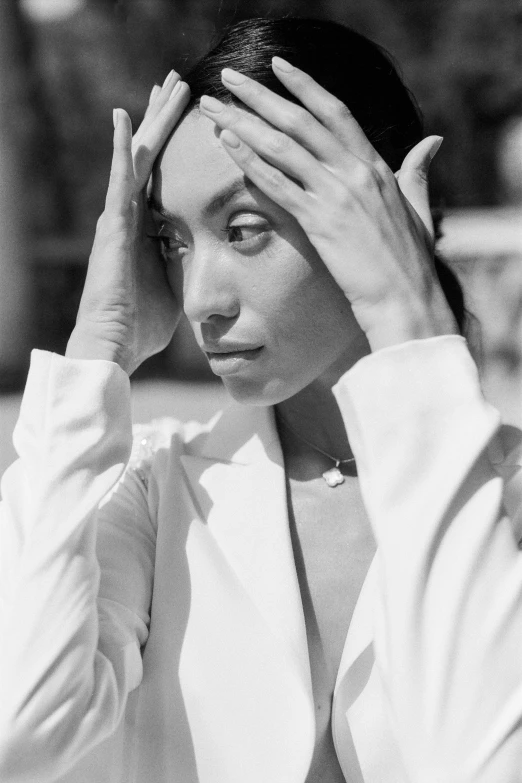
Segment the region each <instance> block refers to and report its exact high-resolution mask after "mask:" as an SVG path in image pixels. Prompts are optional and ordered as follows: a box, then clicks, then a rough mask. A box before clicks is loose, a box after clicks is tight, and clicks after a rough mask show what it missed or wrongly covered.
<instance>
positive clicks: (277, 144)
mask: <svg viewBox="0 0 522 783" xmlns="http://www.w3.org/2000/svg"><path fill="white" fill-rule="evenodd" d="M266 145H267V147H268V149H269V150H270V151H271V152H275V153H279V154H281V153H284V152H287V151H288V148H289V147H290V139H289V138H288V136H285V134H284V133H271V134H270V135H269V137H268V139H267V142H266Z"/></svg>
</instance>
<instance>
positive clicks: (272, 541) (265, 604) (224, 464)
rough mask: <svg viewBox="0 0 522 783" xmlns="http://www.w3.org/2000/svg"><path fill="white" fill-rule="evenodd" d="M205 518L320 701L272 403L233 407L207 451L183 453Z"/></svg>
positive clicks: (243, 584) (307, 686)
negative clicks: (314, 681)
mask: <svg viewBox="0 0 522 783" xmlns="http://www.w3.org/2000/svg"><path fill="white" fill-rule="evenodd" d="M181 461H182V464H183V466H184V469H185V472H186V476H187V482H188V484H189V487H190V490H191V493H192V499H193V502H194V506H195V509H196V512H197V514H198V516H200V518H201V519H202V520H204V521H205V522H206V524H207V525H208V529H209V531H210V533H211V534H212V536H213V537H214V539H215V541H216V542H217V544H218V546H219V547H220V550H221V551H222V552H223V554H224V556H225V558H226V560H227V562H228V564H229V566H230V568H231V569H232V570H233V571H234V573H235V575H236V577H237V579H238V582H239V583H240V585H241V588H242V589H244V590H245V591H246V593H247V594H248V595H249V597H250V598H251V600H252V603H253V604H254V605H255V606H256V607H257V610H258V611H259V612H260V613H261V615H262V616H263V618H264V620H265V621H266V624H267V626H268V627H269V628H270V629H271V631H272V633H274V634H275V635H276V636H277V637H278V638H279V639H280V640H281V641H282V642H283V648H284V649H285V650H286V651H287V653H288V658H289V661H290V663H291V665H292V668H293V669H294V670H296V672H297V674H298V676H299V678H300V680H301V681H302V684H303V686H304V688H305V689H306V691H307V692H308V694H309V697H310V699H312V686H311V675H310V664H309V658H308V647H307V638H306V627H305V620H304V614H303V608H302V602H301V596H300V591H299V583H298V580H297V574H296V570H295V564H294V556H293V550H292V544H291V539H290V532H289V525H288V512H287V498H286V485H285V474H284V465H283V456H282V452H281V447H280V443H279V438H278V435H277V430H276V426H275V421H274V414H273V409H272V408H266V407H247V406H241V405H233V406H231V407H230V408H229V409H227V410H226V411H225V412H224V413H223V414H222V416H221V418H220V419H219V421H218V422H217V424H216V425H215V427H214V428H213V430H212V431H211V433H210V435H209V437H208V439H207V442H206V444H205V446H204V449H203V451H202V452H200V454H193V455H185V456H182V457H181Z"/></svg>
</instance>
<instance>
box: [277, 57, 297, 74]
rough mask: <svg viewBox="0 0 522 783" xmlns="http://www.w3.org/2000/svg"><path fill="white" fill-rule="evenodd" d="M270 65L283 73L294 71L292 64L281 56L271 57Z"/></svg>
mask: <svg viewBox="0 0 522 783" xmlns="http://www.w3.org/2000/svg"><path fill="white" fill-rule="evenodd" d="M272 65H273V66H274V68H277V69H278V70H279V71H283V72H284V73H291V71H295V68H294V66H293V65H290V63H289V62H287V61H286V60H283V58H282V57H272Z"/></svg>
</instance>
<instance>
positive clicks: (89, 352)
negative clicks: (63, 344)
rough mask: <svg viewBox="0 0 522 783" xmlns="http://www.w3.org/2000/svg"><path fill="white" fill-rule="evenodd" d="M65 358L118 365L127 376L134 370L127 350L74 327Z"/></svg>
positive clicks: (112, 341)
mask: <svg viewBox="0 0 522 783" xmlns="http://www.w3.org/2000/svg"><path fill="white" fill-rule="evenodd" d="M65 356H66V357H67V358H68V359H87V360H89V359H90V360H93V359H94V360H100V359H101V360H103V361H108V362H114V363H115V364H118V365H119V366H120V367H121V368H122V370H124V371H125V372H126V373H127V375H131V373H132V372H133V371H134V369H136V368H135V367H133V366H132V362H131V361H130V358H129V356H128V350H127V349H126V348H124V347H123V346H121V345H119V344H118V343H116V342H115V341H114V340H111V339H110V338H109V337H107V336H104V335H94V334H92V333H91V332H90V331H88V330H86V329H84V328H82V327H81V326H76V327H75V328H74V329H73V331H72V333H71V336H70V338H69V341H68V343H67V348H66V350H65Z"/></svg>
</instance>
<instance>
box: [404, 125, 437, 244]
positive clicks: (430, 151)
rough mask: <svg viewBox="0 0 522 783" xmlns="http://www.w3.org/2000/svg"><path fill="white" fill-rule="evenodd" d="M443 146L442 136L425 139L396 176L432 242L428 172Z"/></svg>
mask: <svg viewBox="0 0 522 783" xmlns="http://www.w3.org/2000/svg"><path fill="white" fill-rule="evenodd" d="M441 144H442V137H441V136H428V137H427V138H426V139H423V140H422V141H420V142H419V143H418V144H417V145H416V146H415V147H414V148H413V149H412V150H410V151H409V152H408V154H407V155H406V157H405V158H404V161H403V164H402V166H401V168H400V171H398V172H397V173H396V174H395V176H396V178H397V182H398V183H399V187H400V189H401V192H402V194H403V196H405V197H406V198H407V199H408V201H409V202H410V204H411V206H412V207H413V209H414V210H415V212H416V213H417V214H418V216H419V217H420V219H421V220H422V222H423V223H424V225H425V227H426V230H427V232H428V234H429V236H430V237H431V240H432V241H433V239H434V237H435V235H434V230H433V220H432V217H431V210H430V200H429V194H428V171H429V168H430V163H431V161H432V160H433V158H434V157H435V155H436V154H437V151H438V149H439V147H440V145H441Z"/></svg>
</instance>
